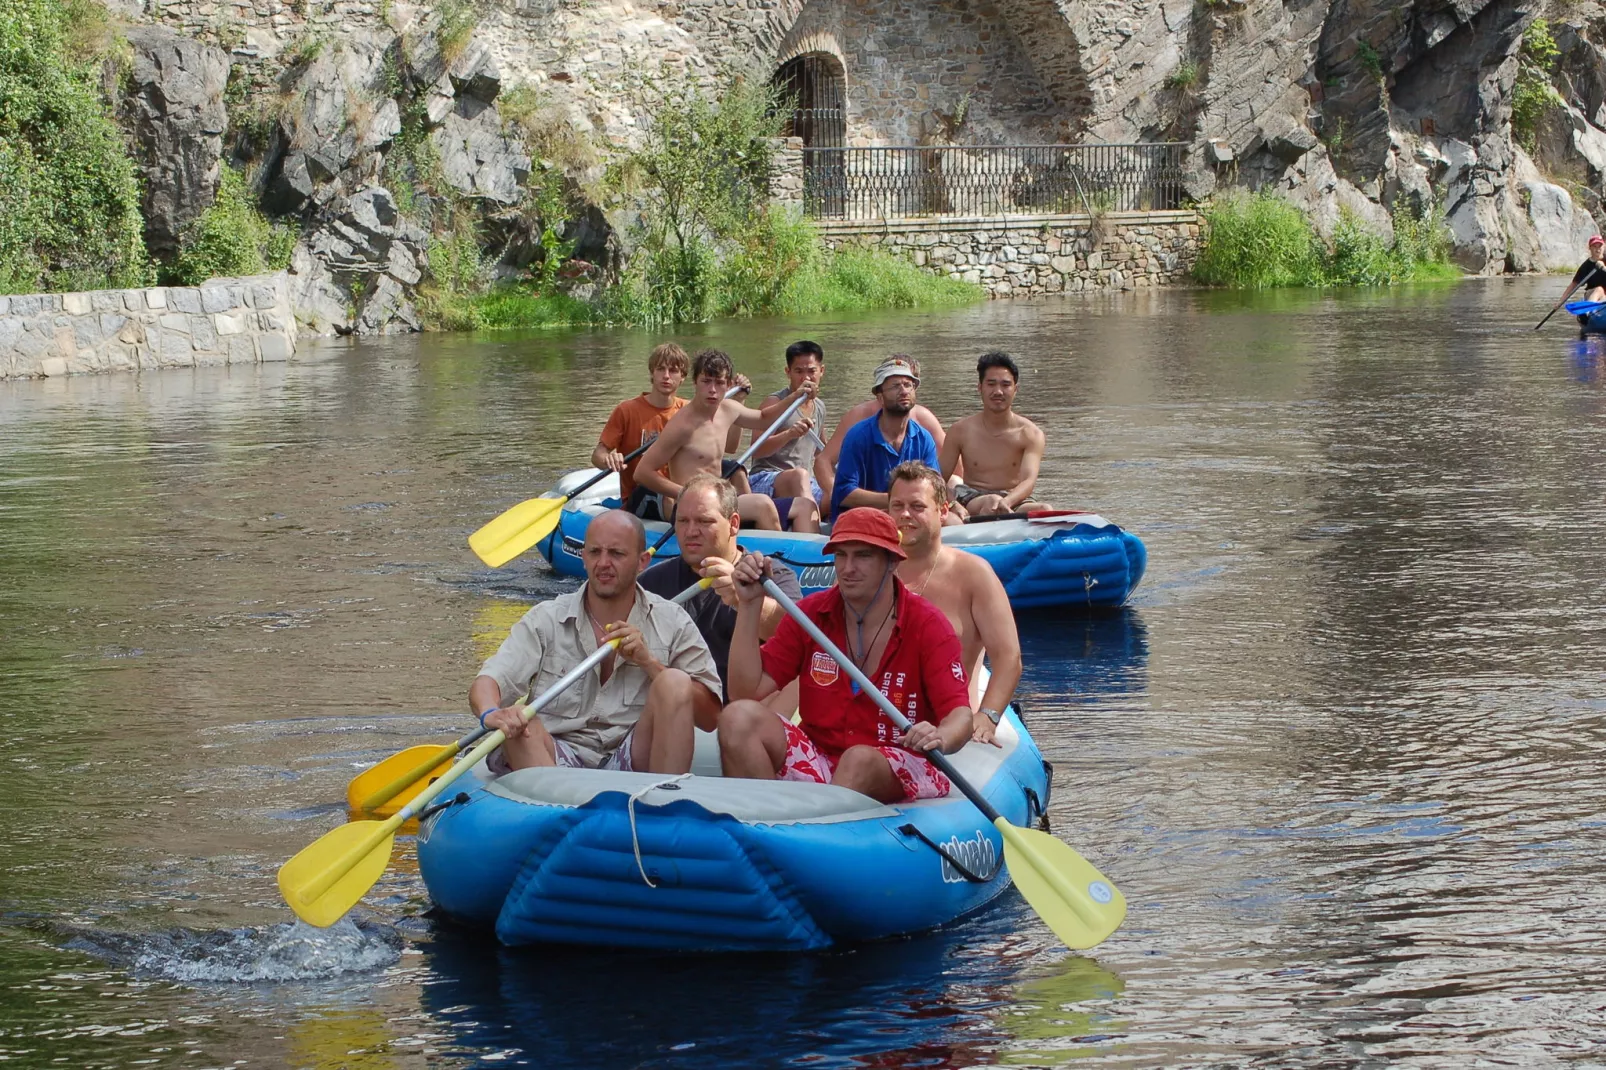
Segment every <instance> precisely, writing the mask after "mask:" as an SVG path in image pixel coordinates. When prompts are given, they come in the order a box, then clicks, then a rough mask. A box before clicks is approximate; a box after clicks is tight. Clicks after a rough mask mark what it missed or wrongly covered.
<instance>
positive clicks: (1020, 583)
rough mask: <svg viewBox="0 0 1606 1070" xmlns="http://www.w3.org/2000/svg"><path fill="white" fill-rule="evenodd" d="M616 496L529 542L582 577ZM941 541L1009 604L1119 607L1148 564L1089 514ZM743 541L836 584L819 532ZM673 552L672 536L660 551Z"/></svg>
mask: <svg viewBox="0 0 1606 1070" xmlns="http://www.w3.org/2000/svg"><path fill="white" fill-rule="evenodd" d="M595 474H596V469H594V468H591V469H584V470H582V471H579V472H572V473H570V474H569V475H568V476H565V477H564V479H563V480H562V481H561V482H560V483H559V484H558V486H557V487H556V488H555V489H554V490H553V491H552V495H551V496H556V495H559V494H563V493H565V491H566V488H567V487H571V486H576V485H578V484H579V483H580V482H581V481H583V480H584V479H586V478H588V477H590V476H592V475H595ZM618 494H619V483H618V480H617V478H615V477H611V476H610V477H609V478H607V479H604V480H601V481H600V482H598V483H597V485H596V486H594V487H592V488H590V489H589V490H587V491H586V492H585V493H583V494H582V495H581V496H579V497H578V498H575V499H572V500H571V501H569V502H568V503H567V504H566V505H565V506H564V507H563V514H562V516H561V518H560V519H559V523H558V526H557V528H556V529H554V530H553V532H552V534H551V535H549V536H548V537H546V538H545V539H542V540H541V541H540V542H539V543H537V544H536V548H537V549H538V550H539V551H540V553H541V556H542V557H544V558H546V559H547V562H548V563H549V564H551V566H552V567H553V568H554V569H556V570H557V571H558V572H560V573H562V574H564V575H566V576H575V577H583V576H584V575H585V570H584V568H583V566H582V562H581V560H580V551H581V548H582V547H583V546H584V545H585V535H586V528H587V527H588V526H590V524H591V518H592V517H594V516H596V515H597V514H598V513H600V512H602V511H603V510H604V509H608V508H612V507H616V506H617V505H618V504H619V502H618ZM668 530H669V525H667V524H664V523H658V522H650V523H648V524H647V531H648V536H647V538H648V541H649V542H656V541H657V539H658V537H659V536H660V535H662V534H663V533H665V532H667V531H668ZM942 540H943V542H944V544H946V545H948V546H957V547H959V548H960V549H962V550H967V551H969V552H970V553H973V554H975V555H977V556H978V557H980V558H982V559H983V560H985V561H986V562H987V563H988V564H990V565H992V566H993V571H994V572H996V573H998V578H999V579H1000V580H1002V581H1003V584H1004V591H1005V593H1007V594H1008V595H1009V603H1010V605H1011V606H1013V607H1014V608H1016V609H1027V608H1050V607H1061V606H1066V607H1092V608H1101V609H1114V608H1116V607H1118V606H1122V605H1125V604H1126V600H1127V599H1128V598H1130V597H1131V596H1132V592H1133V590H1135V589H1136V588H1137V585H1138V583H1139V581H1140V580H1142V579H1143V570H1144V567H1145V566H1146V565H1147V564H1148V551H1147V550H1146V549H1145V548H1144V546H1143V541H1142V540H1141V539H1139V538H1138V537H1137V536H1136V535H1133V534H1132V533H1131V532H1129V531H1123V530H1122V529H1121V528H1118V527H1116V526H1115V525H1114V524H1112V523H1110V522H1109V521H1108V520H1105V519H1104V518H1103V517H1101V516H1098V515H1096V514H1093V513H1074V514H1070V515H1051V516H1044V517H1041V518H1036V517H1034V518H1030V519H1008V520H997V521H987V522H981V523H973V524H963V525H958V526H955V527H949V528H944V529H943V533H942ZM742 546H744V547H745V548H747V549H749V550H755V551H758V552H760V553H764V554H768V555H772V556H775V557H779V558H780V559H781V560H782V561H785V562H786V563H787V564H789V565H791V566H792V568H793V569H794V570H795V571H796V572H797V574H798V581H799V583H801V584H802V587H803V593H804V594H813V593H814V592H815V591H823V590H824V589H825V588H827V587H829V586H831V585H832V584H833V583H835V582H836V568H835V567H834V566H833V565H832V563H831V559H830V558H829V557H827V556H825V554H824V553H822V552H821V551H822V550H823V549H824V547H825V536H824V535H802V534H792V533H791V532H784V531H755V530H751V529H749V530H745V531H743V532H742ZM679 552H680V550H679V547H678V546H676V544H675V540H674V539H673V538H671V539H670V540H669V542H668V543H667V544H666V545H665V546H664V548H663V549H662V550H660V551H659V556H660V557H665V556H667V555H670V554H675V553H679Z"/></svg>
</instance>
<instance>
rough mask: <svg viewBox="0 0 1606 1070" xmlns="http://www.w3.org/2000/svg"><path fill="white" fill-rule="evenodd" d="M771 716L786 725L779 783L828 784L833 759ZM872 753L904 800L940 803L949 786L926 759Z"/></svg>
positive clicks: (889, 750)
mask: <svg viewBox="0 0 1606 1070" xmlns="http://www.w3.org/2000/svg"><path fill="white" fill-rule="evenodd" d="M775 716H777V717H780V718H781V720H782V721H785V722H786V764H785V765H784V766H783V767H782V768H781V776H780V779H782V780H812V781H813V782H814V783H816V784H829V783H831V778H832V776H833V775H834V774H835V772H836V759H835V758H830V757H827V756H826V755H824V754H821V753H820V749H819V748H818V747H816V746H815V745H814V741H813V740H811V739H810V738H809V737H808V736H807V735H805V734H804V732H803V729H801V728H799V727H798V726H797V725H795V724H793V723H792V722H791V720H790V719H789V718H786V717H782V716H781V715H780V714H776V715H775ZM876 750H878V751H880V752H881V755H882V757H884V758H886V760H887V764H888V765H890V766H892V775H893V776H895V777H897V778H898V783H899V784H901V785H902V786H903V797H904V798H905V799H940V798H942V797H943V796H945V795H947V794H948V789H949V788H951V787H952V786H953V785H952V784H950V783H949V781H948V778H947V777H946V776H944V775H943V774H942V772H941V771H940V770H939V769H938V768H937V767H936V766H934V765H932V764H931V761H930V760H929V759H927V758H922V757H921V756H920V755H918V754H916V753H915V752H914V751H911V750H904V749H903V748H902V747H877V748H876Z"/></svg>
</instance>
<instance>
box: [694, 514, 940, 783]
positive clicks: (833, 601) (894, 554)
mask: <svg viewBox="0 0 1606 1070" xmlns="http://www.w3.org/2000/svg"><path fill="white" fill-rule="evenodd" d="M825 552H826V553H828V554H833V555H834V558H835V561H836V577H837V582H836V586H834V587H832V588H830V589H829V590H825V591H821V592H820V593H818V594H814V595H810V596H809V597H807V598H805V599H803V601H801V602H800V603H798V606H799V608H800V609H802V610H803V612H804V614H805V615H807V616H808V618H809V619H810V620H812V621H814V623H815V624H817V625H819V627H820V630H821V631H823V632H824V633H825V635H826V637H827V638H829V639H830V640H831V641H832V642H833V643H835V644H836V646H837V647H838V649H840V650H841V651H842V652H843V653H845V654H846V655H847V656H848V657H849V658H851V659H853V661H854V663H855V664H857V665H858V666H859V667H860V668H861V669H863V670H864V673H865V675H866V676H868V677H869V678H870V680H871V681H872V682H873V683H875V684H876V685H877V686H878V687H879V688H880V689H881V691H882V693H883V694H885V695H886V696H887V698H889V699H891V701H892V704H893V705H894V706H896V707H898V708H899V709H900V710H902V711H903V712H904V716H906V717H908V718H909V720H910V721H911V722H912V724H911V725H910V728H909V731H908V732H907V733H905V732H903V731H901V730H900V729H899V728H898V727H897V726H896V725H894V724H893V723H892V721H891V719H890V718H888V717H887V716H886V715H885V714H884V713H882V712H881V710H880V708H879V707H877V706H876V704H875V702H874V701H873V700H872V699H870V698H869V696H867V695H864V694H861V693H860V691H859V688H858V685H857V684H854V683H853V682H852V681H851V680H849V679H848V674H847V673H846V672H844V671H842V667H841V666H839V665H838V664H837V663H836V661H835V659H833V658H832V657H831V655H830V654H827V653H826V652H825V651H823V650H821V649H820V648H819V647H818V646H816V645H815V643H814V641H813V640H812V639H810V638H809V637H808V635H807V633H805V632H804V631H803V629H802V628H801V627H799V626H798V623H797V622H796V621H795V620H793V619H792V618H791V617H790V616H788V617H787V618H786V619H785V620H783V621H781V624H780V627H779V628H778V629H777V630H776V632H775V635H774V636H773V637H772V638H771V639H770V640H769V641H768V642H766V643H765V644H764V645H763V647H762V648H760V646H759V641H758V635H759V622H760V619H761V617H762V607H763V597H764V588H763V586H762V582H763V578H764V576H765V575H766V574H767V572H768V568H769V562H768V560H767V559H765V558H764V557H761V556H759V555H758V554H747V555H745V556H744V557H743V558H742V560H741V561H739V562H738V563H737V565H736V568H735V571H734V572H733V573H732V576H733V578H734V579H735V581H736V593H737V599H738V601H737V607H736V632H735V634H734V635H733V636H732V638H731V647H730V671H729V677H730V678H729V679H728V680H727V681H726V689H727V691H728V692H729V694H730V696H731V697H732V698H733V699H736V700H738V701H735V702H732V703H731V704H730V705H729V706H726V707H725V709H724V710H723V711H721V713H720V716H719V751H720V757H721V759H722V761H723V762H724V766H725V775H726V776H729V777H748V778H751V779H755V780H768V779H772V778H779V779H782V780H813V781H817V782H819V783H821V784H839V785H841V786H842V787H845V788H852V789H853V790H854V791H857V792H860V793H862V794H864V795H868V796H870V797H871V798H872V799H876V800H878V801H880V802H900V801H902V800H904V799H932V798H940V797H941V796H944V795H947V794H948V789H949V787H950V784H949V782H948V778H947V777H946V776H944V775H943V774H942V773H941V772H939V771H938V770H937V768H936V767H935V766H933V765H932V764H931V762H930V760H929V759H927V758H925V757H924V756H923V753H922V752H924V751H929V750H932V749H935V748H937V747H941V748H942V750H943V753H945V754H952V753H953V752H954V751H957V750H958V749H959V748H960V747H963V746H964V745H965V743H966V742H968V741H969V739H970V735H971V723H970V722H971V710H970V695H969V688H968V685H967V681H966V679H965V669H964V664H963V660H962V651H961V649H960V644H959V637H958V636H957V635H955V634H954V629H953V625H951V624H949V623H948V618H947V616H945V615H944V614H943V612H942V610H940V609H938V608H937V607H936V606H934V605H932V604H931V603H930V602H928V601H926V600H925V599H924V598H921V597H920V596H919V595H916V594H913V593H911V592H910V591H909V590H908V589H907V588H906V587H905V586H904V585H903V582H902V581H901V580H899V579H898V577H897V566H898V562H900V561H902V560H903V559H904V552H903V549H902V547H901V546H899V544H898V527H897V525H896V524H895V523H893V521H892V518H891V517H889V516H888V515H887V514H886V513H884V512H882V511H881V510H879V509H869V508H860V509H849V510H847V511H846V512H844V513H843V514H842V516H840V517H839V518H838V519H837V521H836V523H835V524H834V525H833V526H832V528H831V539H830V541H829V542H827V543H826V544H825ZM793 680H798V681H799V689H798V712H799V714H800V715H801V721H802V723H801V724H800V725H794V724H792V723H791V721H790V720H787V719H785V718H783V717H781V716H779V715H777V714H776V713H774V712H772V711H771V710H770V709H768V708H767V707H766V706H764V705H763V701H762V700H763V699H765V698H767V697H769V696H770V695H772V694H774V693H775V692H776V691H778V690H779V689H781V688H782V687H785V686H786V685H787V684H789V683H791V682H792V681H793Z"/></svg>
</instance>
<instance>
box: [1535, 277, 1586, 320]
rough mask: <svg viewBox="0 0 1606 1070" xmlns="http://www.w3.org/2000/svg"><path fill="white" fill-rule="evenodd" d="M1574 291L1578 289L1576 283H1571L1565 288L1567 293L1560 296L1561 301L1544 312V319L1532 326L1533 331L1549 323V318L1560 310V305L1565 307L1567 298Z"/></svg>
mask: <svg viewBox="0 0 1606 1070" xmlns="http://www.w3.org/2000/svg"><path fill="white" fill-rule="evenodd" d="M1576 289H1578V283H1576V282H1575V283H1573V284H1572V285H1571V286H1569V287H1567V292H1566V293H1564V294H1562V295H1561V300H1560V301H1557V302H1556V307H1555V308H1553V309H1551V310H1550V311H1549V312H1546V313H1545V318H1544V319H1542V320H1540V321H1539V322H1538V323H1536V324H1534V330H1536V331H1537V330H1538V329H1539V328H1541V327H1543V326H1544V325H1545V324H1546V323H1547V322H1549V320H1550V317H1551V316H1554V315H1555V314H1556V311H1557V309H1560V308H1561V306H1562V305H1565V304H1566V303H1567V298H1569V297H1571V296H1572V295H1573V291H1574V290H1576Z"/></svg>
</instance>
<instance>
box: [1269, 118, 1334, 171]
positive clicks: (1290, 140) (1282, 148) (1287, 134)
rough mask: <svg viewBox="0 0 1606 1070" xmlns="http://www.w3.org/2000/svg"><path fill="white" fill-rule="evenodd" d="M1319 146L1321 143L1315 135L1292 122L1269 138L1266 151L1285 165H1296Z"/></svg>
mask: <svg viewBox="0 0 1606 1070" xmlns="http://www.w3.org/2000/svg"><path fill="white" fill-rule="evenodd" d="M1319 144H1321V142H1319V141H1317V140H1316V135H1315V134H1313V133H1311V132H1310V131H1309V130H1307V129H1305V128H1304V127H1303V126H1299V125H1297V124H1295V123H1292V122H1290V123H1289V124H1288V125H1287V126H1285V127H1283V128H1282V129H1281V130H1279V131H1278V132H1277V133H1276V134H1271V135H1268V136H1267V138H1266V151H1268V152H1270V153H1271V154H1272V155H1273V156H1275V157H1277V158H1278V159H1279V160H1281V161H1282V162H1283V163H1285V164H1289V163H1294V162H1295V161H1296V160H1298V159H1299V158H1300V157H1301V156H1304V155H1305V154H1306V153H1307V152H1309V151H1311V150H1312V149H1314V148H1315V147H1316V146H1317V145H1319Z"/></svg>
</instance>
